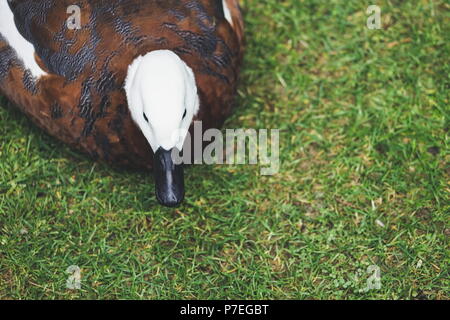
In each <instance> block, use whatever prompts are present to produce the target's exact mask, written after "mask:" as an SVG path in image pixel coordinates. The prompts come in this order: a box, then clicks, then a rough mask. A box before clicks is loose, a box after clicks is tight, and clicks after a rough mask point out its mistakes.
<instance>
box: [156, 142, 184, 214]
mask: <svg viewBox="0 0 450 320" xmlns="http://www.w3.org/2000/svg"><path fill="white" fill-rule="evenodd" d="M172 151H173V149H171V150H164V149H163V148H159V149H158V150H157V151H156V153H155V157H154V166H153V172H154V175H155V191H156V198H157V199H158V201H159V203H160V204H162V205H163V206H166V207H177V206H179V205H180V204H181V202H182V201H183V199H184V172H183V164H175V163H174V162H173V159H172Z"/></svg>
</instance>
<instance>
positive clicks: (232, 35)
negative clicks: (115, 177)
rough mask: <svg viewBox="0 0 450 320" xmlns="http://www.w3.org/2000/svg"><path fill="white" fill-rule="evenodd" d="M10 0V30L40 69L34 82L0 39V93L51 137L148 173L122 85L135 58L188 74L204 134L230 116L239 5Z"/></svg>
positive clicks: (143, 144) (203, 0) (232, 1)
mask: <svg viewBox="0 0 450 320" xmlns="http://www.w3.org/2000/svg"><path fill="white" fill-rule="evenodd" d="M73 3H74V2H73V1H72V0H14V1H11V2H10V7H11V10H12V11H13V13H14V17H15V24H16V26H17V29H18V30H19V31H20V33H21V34H22V36H23V37H24V38H25V39H26V40H28V41H29V42H30V43H32V44H33V46H34V48H35V52H36V54H35V56H36V61H37V62H38V64H39V66H40V67H41V68H42V69H43V70H44V71H46V72H47V75H46V76H43V77H41V78H39V79H38V80H37V79H35V78H33V77H32V76H31V74H30V72H29V71H28V70H26V69H24V67H23V64H22V63H21V61H20V59H19V58H18V57H17V55H16V53H15V51H14V50H13V49H12V48H11V47H10V46H9V45H8V43H7V42H6V41H5V39H4V38H1V37H0V93H1V94H2V95H4V96H6V97H7V98H8V99H9V100H10V101H11V102H13V104H14V105H16V106H17V107H19V108H20V109H21V111H22V112H23V113H25V114H26V115H27V116H28V117H29V118H30V119H32V121H33V122H35V123H36V124H37V125H38V126H40V127H41V128H43V129H44V130H45V131H47V132H48V133H49V134H51V135H52V136H54V137H56V138H57V139H59V140H61V141H63V142H65V143H67V144H69V145H71V146H73V147H75V148H77V149H79V150H81V151H83V152H85V153H87V154H89V155H91V156H92V157H94V158H96V159H101V160H105V161H107V162H110V163H113V164H114V165H117V166H126V167H135V168H151V165H152V161H151V160H150V159H151V157H152V151H151V148H150V146H149V144H148V142H147V140H146V139H145V138H144V136H143V134H142V133H141V131H140V130H139V129H138V127H137V126H136V125H135V123H134V122H133V120H132V119H131V116H130V112H129V109H128V105H127V100H126V96H125V91H124V89H123V86H124V80H125V77H126V75H127V70H128V66H129V65H130V64H131V63H132V61H133V60H134V59H135V58H137V57H138V56H140V55H145V54H146V53H148V52H151V51H154V50H164V49H165V50H172V51H173V52H175V53H176V54H177V55H179V56H180V58H181V59H183V60H184V61H185V62H186V63H187V65H188V66H189V67H191V68H192V70H193V71H194V74H195V77H196V81H197V86H198V94H199V98H200V110H199V113H198V114H197V116H196V118H195V119H196V120H201V121H202V122H203V128H204V129H208V128H213V127H214V128H218V127H220V126H221V125H222V124H223V122H224V120H225V119H226V117H227V116H228V115H229V114H230V112H231V109H232V106H233V98H234V96H235V93H236V86H237V80H238V74H239V68H240V65H241V61H242V48H243V45H242V41H243V22H242V16H241V13H240V10H239V6H238V0H227V4H228V6H229V8H230V11H231V15H232V18H233V24H230V23H229V22H228V21H227V20H226V19H225V18H224V15H223V12H222V10H221V8H220V7H221V0H220V1H212V0H78V1H76V4H77V5H78V6H79V7H80V9H81V29H79V30H71V29H69V28H68V27H67V19H68V13H67V8H68V7H69V6H70V5H72V4H73Z"/></svg>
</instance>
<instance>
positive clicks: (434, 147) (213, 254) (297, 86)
mask: <svg viewBox="0 0 450 320" xmlns="http://www.w3.org/2000/svg"><path fill="white" fill-rule="evenodd" d="M373 2H376V3H378V4H379V5H380V6H381V8H382V19H383V25H384V28H383V30H369V29H367V28H366V19H367V15H366V13H365V11H366V8H367V6H368V5H370V4H372V3H373ZM244 7H245V17H246V23H247V55H246V61H245V68H244V71H243V74H242V85H241V86H240V92H239V101H238V102H239V107H238V109H237V110H236V112H235V114H234V116H233V117H232V118H231V119H230V120H229V121H228V122H227V125H226V127H227V128H240V127H244V128H279V129H282V133H281V161H282V164H281V170H280V173H279V174H278V175H275V176H272V177H263V176H260V175H259V174H258V173H259V169H258V167H256V166H194V167H191V168H190V169H188V170H187V187H186V188H187V193H188V197H187V200H186V202H185V204H184V205H183V206H181V207H180V208H179V209H167V208H162V207H160V206H159V205H157V203H156V201H155V197H154V195H153V179H152V177H151V175H149V174H148V175H147V174H141V173H138V172H129V171H119V170H115V169H112V168H110V167H108V166H106V165H104V164H98V163H94V162H92V161H91V160H90V159H88V158H86V157H84V156H82V155H78V154H77V153H75V152H73V151H71V150H69V149H68V148H67V147H65V146H64V145H62V144H61V143H59V142H57V141H56V140H55V139H52V138H50V137H48V136H47V135H46V134H44V133H43V132H41V131H40V130H38V129H37V128H35V127H34V126H33V125H32V124H31V123H30V122H29V121H28V120H27V119H26V118H25V117H24V116H22V115H21V114H20V113H19V112H17V111H16V110H14V109H12V108H11V107H8V106H7V105H8V104H7V102H6V101H5V100H4V99H3V100H1V104H2V105H3V106H5V107H6V108H0V135H1V139H0V148H1V149H0V298H3V299H17V298H20V299H29V298H33V299H41V298H45V299H54V298H81V299H85V298H99V299H111V298H112V299H115V298H122V299H141V298H145V299H170V298H188V299H191V298H199V299H212V298H215V299H226V298H243V299H248V298H255V299H272V298H280V299H311V298H313V299H375V298H382V299H386V298H387V299H449V298H450V288H449V287H450V286H449V243H448V239H449V235H450V225H449V211H450V208H449V202H448V197H449V189H450V186H449V180H450V179H449V173H450V169H449V166H448V163H449V160H450V157H449V146H448V143H449V139H448V130H449V105H450V104H449V75H450V66H449V60H448V56H449V53H450V44H449V43H450V41H449V35H450V28H449V27H450V24H449V23H448V21H449V20H448V19H449V17H450V15H449V12H450V6H449V5H448V3H446V1H444V0H436V1H426V0H416V1H394V0H391V1H381V0H380V1H361V0H358V1H356V0H348V1H337V0H334V1H331V0H330V1H313V0H309V1H308V0H297V1H293V0H291V1H280V0H264V1H257V0H248V1H246V3H245V6H244ZM377 221H378V222H377ZM379 222H382V224H383V225H384V227H383V226H382V225H380V223H379ZM70 265H78V266H80V268H82V290H80V291H73V290H68V289H66V279H67V277H68V275H67V274H66V273H65V271H66V269H67V268H68V267H69V266H70ZM370 265H377V266H379V268H380V269H381V289H380V290H370V291H368V292H361V289H363V288H364V287H365V286H366V280H367V279H368V277H369V276H370V275H368V274H367V273H366V269H367V267H368V266H370ZM357 274H359V280H357V279H356V278H355V275H357Z"/></svg>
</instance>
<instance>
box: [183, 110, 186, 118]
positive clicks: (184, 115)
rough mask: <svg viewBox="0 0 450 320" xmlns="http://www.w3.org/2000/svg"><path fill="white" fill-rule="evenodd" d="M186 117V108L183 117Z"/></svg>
mask: <svg viewBox="0 0 450 320" xmlns="http://www.w3.org/2000/svg"><path fill="white" fill-rule="evenodd" d="M184 118H186V109H184V113H183V119H184Z"/></svg>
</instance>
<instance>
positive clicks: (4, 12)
mask: <svg viewBox="0 0 450 320" xmlns="http://www.w3.org/2000/svg"><path fill="white" fill-rule="evenodd" d="M0 34H1V35H2V37H3V38H4V39H5V40H6V41H7V42H8V44H9V46H10V47H11V48H13V49H14V50H15V51H16V54H17V57H18V58H20V59H21V60H22V62H23V64H24V66H25V68H26V69H28V70H30V72H31V74H32V75H33V76H34V77H36V78H40V77H42V76H45V75H47V73H46V72H45V71H44V70H42V69H41V68H40V67H39V65H38V64H37V62H36V59H35V58H34V47H33V45H32V44H31V43H30V42H28V41H27V40H26V39H25V38H24V37H22V35H21V34H20V33H19V30H17V27H16V24H15V23H14V14H13V13H12V11H11V9H10V8H9V5H8V0H0Z"/></svg>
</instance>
